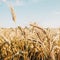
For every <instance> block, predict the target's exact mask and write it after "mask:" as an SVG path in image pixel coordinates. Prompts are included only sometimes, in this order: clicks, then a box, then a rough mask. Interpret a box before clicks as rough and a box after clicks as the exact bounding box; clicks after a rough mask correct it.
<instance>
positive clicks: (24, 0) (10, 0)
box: [0, 0, 39, 6]
mask: <svg viewBox="0 0 60 60" xmlns="http://www.w3.org/2000/svg"><path fill="white" fill-rule="evenodd" d="M0 2H4V3H6V4H8V5H13V6H25V5H29V4H32V3H37V2H39V0H0Z"/></svg>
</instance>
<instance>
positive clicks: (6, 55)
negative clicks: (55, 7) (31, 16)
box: [0, 24, 60, 60]
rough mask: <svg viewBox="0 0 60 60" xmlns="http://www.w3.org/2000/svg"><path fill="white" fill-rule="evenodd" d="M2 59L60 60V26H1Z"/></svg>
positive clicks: (0, 54)
mask: <svg viewBox="0 0 60 60" xmlns="http://www.w3.org/2000/svg"><path fill="white" fill-rule="evenodd" d="M0 60H60V28H41V27H39V26H38V25H34V24H30V26H29V27H24V28H22V27H20V26H18V27H16V28H0Z"/></svg>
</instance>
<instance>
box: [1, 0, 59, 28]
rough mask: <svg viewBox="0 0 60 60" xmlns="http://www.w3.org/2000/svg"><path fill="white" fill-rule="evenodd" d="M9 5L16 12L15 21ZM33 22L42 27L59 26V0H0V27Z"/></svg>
mask: <svg viewBox="0 0 60 60" xmlns="http://www.w3.org/2000/svg"><path fill="white" fill-rule="evenodd" d="M10 5H12V6H13V8H14V11H15V13H16V17H17V18H16V23H14V22H13V20H12V15H11V12H10V8H9V6H10ZM33 22H36V23H37V24H38V25H40V26H42V27H53V28H58V27H60V0H0V27H16V26H18V25H20V26H23V27H24V26H28V25H29V24H30V23H33Z"/></svg>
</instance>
